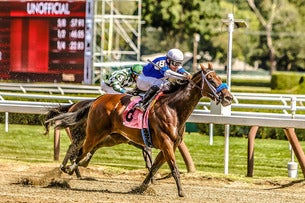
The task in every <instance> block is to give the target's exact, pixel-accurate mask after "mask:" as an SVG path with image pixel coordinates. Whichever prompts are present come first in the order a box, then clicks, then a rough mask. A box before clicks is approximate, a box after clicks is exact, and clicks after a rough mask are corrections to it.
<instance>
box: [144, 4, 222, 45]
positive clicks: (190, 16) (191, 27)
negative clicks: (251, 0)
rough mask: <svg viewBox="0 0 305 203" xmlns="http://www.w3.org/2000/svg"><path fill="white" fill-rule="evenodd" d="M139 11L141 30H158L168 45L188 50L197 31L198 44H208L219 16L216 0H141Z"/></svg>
mask: <svg viewBox="0 0 305 203" xmlns="http://www.w3.org/2000/svg"><path fill="white" fill-rule="evenodd" d="M142 14H143V19H144V20H145V22H146V23H145V24H144V29H148V28H149V27H153V28H155V29H153V31H160V32H161V33H162V34H163V39H164V40H167V43H166V44H167V47H169V46H170V47H178V48H179V47H181V46H184V47H187V49H188V50H192V40H193V34H194V33H199V34H200V36H201V40H202V41H201V44H204V45H205V46H206V47H207V46H210V45H211V42H210V36H211V33H212V32H213V30H215V27H220V19H221V16H220V12H219V0H216V1H215V0H205V1H202V0H167V1H162V0H157V1H156V0H143V2H142ZM215 23H218V25H219V26H215ZM149 30H150V31H152V29H151V28H149ZM159 42H160V41H159ZM144 50H145V49H144Z"/></svg>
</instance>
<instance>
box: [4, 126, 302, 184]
mask: <svg viewBox="0 0 305 203" xmlns="http://www.w3.org/2000/svg"><path fill="white" fill-rule="evenodd" d="M0 132H1V133H0V143H1V147H0V159H8V160H15V161H21V162H30V163H33V162H34V163H51V162H54V161H53V139H54V138H53V131H51V132H50V136H45V135H43V132H44V129H43V127H42V126H29V125H13V124H12V125H9V132H5V130H4V124H0ZM60 141H61V144H60V161H59V162H61V161H62V159H63V157H64V155H65V152H66V150H67V147H68V145H69V143H70V141H69V139H68V137H67V136H66V134H65V132H64V131H61V140H60ZM185 143H186V145H187V146H188V148H189V151H190V153H191V155H192V158H193V160H194V163H195V166H196V169H197V171H199V172H203V173H207V174H208V173H213V174H218V175H220V176H221V175H223V173H224V137H223V136H214V140H213V145H210V144H209V137H208V136H206V135H201V134H198V133H191V134H186V136H185ZM247 145H248V140H247V139H246V138H235V137H231V138H230V153H229V174H230V175H233V176H237V177H245V176H246V173H247ZM301 145H302V146H305V142H301ZM157 153H158V150H157V149H153V156H154V157H155V156H156V154H157ZM254 154H255V155H254V178H267V177H283V178H284V177H285V178H286V177H287V163H288V162H289V161H290V151H289V144H288V141H285V140H268V139H264V140H261V139H256V140H255V152H254ZM176 157H177V163H178V167H179V169H180V171H182V172H186V167H185V165H184V162H183V160H182V157H181V155H180V153H179V152H178V151H177V153H176ZM295 160H296V161H297V159H296V158H295ZM59 162H58V165H59V164H60V163H59ZM90 164H91V165H93V164H94V165H100V166H106V167H110V168H113V169H115V170H134V169H144V161H143V158H142V152H141V150H139V149H137V148H135V147H133V146H130V145H127V144H122V145H118V146H115V147H112V148H102V149H99V150H98V151H97V152H96V154H95V155H94V157H93V158H92V161H91V163H90ZM162 170H169V169H168V166H167V165H164V166H163V167H162ZM298 173H299V174H298V175H299V177H300V178H301V177H303V175H302V171H301V169H300V167H299V170H298Z"/></svg>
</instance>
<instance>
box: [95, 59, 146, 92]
mask: <svg viewBox="0 0 305 203" xmlns="http://www.w3.org/2000/svg"><path fill="white" fill-rule="evenodd" d="M142 70H143V67H142V66H141V65H138V64H136V65H133V66H132V67H130V68H125V69H122V70H117V71H114V72H113V73H112V74H111V76H110V77H109V79H108V80H107V81H105V82H104V81H103V82H102V84H101V86H102V89H103V90H104V91H105V92H106V93H107V94H117V93H126V92H127V90H126V89H125V87H130V86H132V85H133V84H134V83H135V82H136V81H137V78H138V76H139V74H140V73H142Z"/></svg>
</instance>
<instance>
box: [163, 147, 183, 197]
mask: <svg viewBox="0 0 305 203" xmlns="http://www.w3.org/2000/svg"><path fill="white" fill-rule="evenodd" d="M163 154H164V157H165V159H166V161H167V163H168V166H169V168H170V169H171V172H172V176H173V177H174V179H175V181H176V185H177V189H178V195H179V196H180V197H184V196H185V194H184V192H183V189H182V185H181V181H180V172H179V170H178V167H177V163H176V158H175V154H174V149H173V148H167V149H165V150H163Z"/></svg>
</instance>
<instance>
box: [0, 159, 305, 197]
mask: <svg viewBox="0 0 305 203" xmlns="http://www.w3.org/2000/svg"><path fill="white" fill-rule="evenodd" d="M58 165H59V164H58V163H52V164H50V163H37V164H29V163H20V162H16V161H8V160H1V164H0V181H1V184H0V202H14V203H15V202H31V203H35V202H43V203H45V202H86V203H87V202H162V203H163V202H192V203H194V202H226V203H228V202H234V203H235V202H253V203H263V202H268V203H271V202H272V203H273V202H283V203H284V202H285V203H287V202H295V203H297V202H305V182H304V181H303V180H302V179H290V178H287V179H284V180H283V178H281V179H280V180H276V179H274V178H273V179H266V180H262V179H259V180H258V179H257V180H254V179H251V178H241V179H240V180H232V179H229V178H228V177H227V176H223V177H220V176H218V177H216V176H213V175H204V173H202V172H195V173H191V174H189V173H185V174H181V180H182V184H183V188H184V190H185V193H186V194H187V196H186V197H182V198H181V197H178V195H177V189H176V185H175V183H174V180H173V178H172V177H170V178H165V179H160V180H157V181H155V183H154V184H153V185H150V187H149V188H148V189H147V191H145V192H144V193H143V194H134V193H132V192H131V191H132V189H134V188H135V187H137V186H139V185H140V184H141V182H142V181H143V179H144V177H145V174H146V170H125V171H124V172H117V171H111V170H109V169H108V170H105V169H104V168H102V167H100V166H92V165H91V166H89V167H88V168H85V169H84V168H82V169H81V172H82V175H83V177H84V179H83V180H78V179H77V178H76V177H75V176H74V175H73V176H69V175H66V174H62V173H60V172H59V170H58ZM163 173H165V172H163ZM165 175H166V173H165V174H159V176H161V177H163V176H165Z"/></svg>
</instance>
